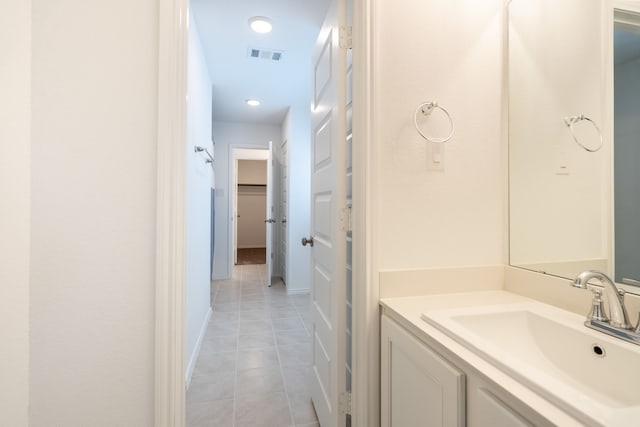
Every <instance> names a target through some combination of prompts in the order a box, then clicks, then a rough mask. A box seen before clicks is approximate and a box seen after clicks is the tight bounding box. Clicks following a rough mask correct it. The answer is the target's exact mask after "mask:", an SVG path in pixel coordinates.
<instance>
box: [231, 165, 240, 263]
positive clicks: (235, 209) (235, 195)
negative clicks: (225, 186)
mask: <svg viewBox="0 0 640 427" xmlns="http://www.w3.org/2000/svg"><path fill="white" fill-rule="evenodd" d="M231 185H232V191H233V217H232V218H231V221H232V223H233V244H232V246H233V265H236V264H238V159H237V158H235V157H234V158H233V182H232V183H231Z"/></svg>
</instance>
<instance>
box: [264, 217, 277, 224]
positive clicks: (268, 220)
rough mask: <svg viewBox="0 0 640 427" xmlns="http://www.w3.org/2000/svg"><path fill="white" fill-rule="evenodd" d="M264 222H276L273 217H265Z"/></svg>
mask: <svg viewBox="0 0 640 427" xmlns="http://www.w3.org/2000/svg"><path fill="white" fill-rule="evenodd" d="M264 222H266V223H268V224H273V223H274V222H276V220H275V219H273V218H269V219H265V220H264Z"/></svg>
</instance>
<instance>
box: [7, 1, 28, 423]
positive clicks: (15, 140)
mask: <svg viewBox="0 0 640 427" xmlns="http://www.w3.org/2000/svg"><path fill="white" fill-rule="evenodd" d="M30 88H31V4H30V2H26V1H5V2H2V6H0V93H1V94H2V96H0V195H1V198H0V206H1V207H0V236H2V237H1V238H0V337H2V345H1V346H0V360H1V361H2V362H1V363H0V425H1V426H16V427H20V426H26V425H27V423H28V400H29V388H28V385H29V380H28V379H29V222H30V194H29V192H30V163H31V161H30V91H31V89H30Z"/></svg>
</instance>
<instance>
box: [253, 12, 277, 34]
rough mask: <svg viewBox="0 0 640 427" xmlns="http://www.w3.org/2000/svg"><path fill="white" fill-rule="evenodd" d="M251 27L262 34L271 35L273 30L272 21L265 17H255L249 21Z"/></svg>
mask: <svg viewBox="0 0 640 427" xmlns="http://www.w3.org/2000/svg"><path fill="white" fill-rule="evenodd" d="M249 26H250V27H251V29H252V30H253V31H255V32H256V33H260V34H265V33H269V32H271V29H272V28H273V26H272V25H271V19H269V18H266V17H264V16H254V17H253V18H251V19H249Z"/></svg>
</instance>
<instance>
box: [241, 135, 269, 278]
mask: <svg viewBox="0 0 640 427" xmlns="http://www.w3.org/2000/svg"><path fill="white" fill-rule="evenodd" d="M232 157H233V161H232V162H231V164H232V168H233V171H232V174H231V175H232V187H231V188H232V189H233V191H232V197H233V203H232V206H233V216H232V218H233V221H232V227H233V233H232V236H233V244H232V245H231V248H232V251H233V257H231V258H230V259H233V263H234V265H247V264H267V269H268V274H269V276H268V277H271V275H272V265H271V263H272V260H273V237H272V236H273V224H274V223H275V220H274V219H273V218H274V213H273V212H274V208H273V185H272V180H273V173H272V167H271V165H272V163H271V161H272V160H271V158H272V156H271V147H270V148H269V149H246V148H244V149H240V148H234V149H233V150H232Z"/></svg>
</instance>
